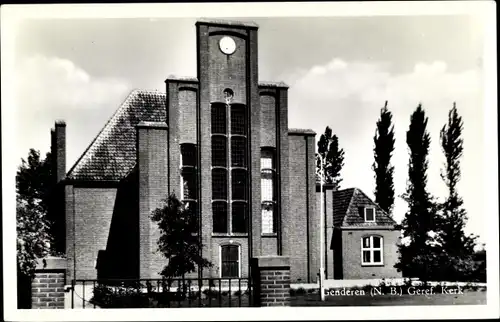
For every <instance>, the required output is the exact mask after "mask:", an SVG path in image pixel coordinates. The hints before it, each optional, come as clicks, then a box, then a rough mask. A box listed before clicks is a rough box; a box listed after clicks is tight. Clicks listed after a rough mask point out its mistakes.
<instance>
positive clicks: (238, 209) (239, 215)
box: [231, 201, 248, 233]
mask: <svg viewBox="0 0 500 322" xmlns="http://www.w3.org/2000/svg"><path fill="white" fill-rule="evenodd" d="M247 217H248V216H247V204H246V202H241V201H236V202H233V204H232V218H231V226H232V227H231V232H233V233H247Z"/></svg>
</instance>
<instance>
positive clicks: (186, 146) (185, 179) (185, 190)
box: [180, 143, 198, 233]
mask: <svg viewBox="0 0 500 322" xmlns="http://www.w3.org/2000/svg"><path fill="white" fill-rule="evenodd" d="M180 149H181V155H180V157H181V168H180V173H181V186H180V197H181V198H182V201H183V203H184V206H185V207H186V209H187V210H188V211H189V212H190V214H191V216H192V217H191V219H193V226H192V229H193V233H196V232H197V231H198V211H197V206H198V205H197V201H198V200H197V199H198V194H197V191H198V189H197V186H196V183H197V177H196V175H197V172H196V165H197V162H196V160H197V151H196V144H192V143H183V144H181V146H180Z"/></svg>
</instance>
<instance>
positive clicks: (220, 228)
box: [212, 201, 227, 233]
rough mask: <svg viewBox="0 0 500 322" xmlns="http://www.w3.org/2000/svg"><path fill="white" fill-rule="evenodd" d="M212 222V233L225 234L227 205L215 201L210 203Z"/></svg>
mask: <svg viewBox="0 0 500 322" xmlns="http://www.w3.org/2000/svg"><path fill="white" fill-rule="evenodd" d="M212 214H213V216H212V221H213V232H214V233H227V203H226V202H223V201H216V202H213V203H212Z"/></svg>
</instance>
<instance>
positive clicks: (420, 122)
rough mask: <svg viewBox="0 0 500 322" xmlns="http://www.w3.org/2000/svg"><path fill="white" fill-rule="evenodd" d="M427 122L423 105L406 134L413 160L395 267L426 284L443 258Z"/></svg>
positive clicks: (404, 196) (414, 116)
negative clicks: (432, 188) (430, 174)
mask: <svg viewBox="0 0 500 322" xmlns="http://www.w3.org/2000/svg"><path fill="white" fill-rule="evenodd" d="M427 121H428V118H427V117H426V116H425V111H424V110H423V108H422V105H421V104H420V105H418V107H417V109H416V110H415V111H414V112H413V114H412V115H411V119H410V128H409V130H408V131H407V132H406V143H407V144H408V148H409V154H410V161H409V165H408V183H407V188H406V192H405V194H404V195H403V198H404V199H405V200H406V202H407V203H408V211H407V213H406V214H405V218H404V219H403V222H402V228H403V240H402V243H401V245H400V246H399V253H400V257H399V262H398V263H397V264H396V267H397V268H398V269H399V270H402V271H403V275H404V276H410V277H419V278H421V279H422V280H424V281H427V280H428V278H430V277H432V274H433V272H435V271H436V270H437V269H439V265H438V261H439V258H441V255H442V254H441V249H440V247H439V246H440V242H439V238H438V236H437V234H436V232H435V230H436V224H437V223H436V205H435V203H434V202H433V200H432V198H431V196H430V194H429V193H428V192H427V167H428V160H427V156H428V154H429V145H430V142H431V139H430V136H429V133H428V132H427V129H426V128H427Z"/></svg>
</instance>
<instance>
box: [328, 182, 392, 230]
mask: <svg viewBox="0 0 500 322" xmlns="http://www.w3.org/2000/svg"><path fill="white" fill-rule="evenodd" d="M332 193H333V225H334V226H336V227H354V226H355V227H374V228H375V227H379V226H394V225H396V222H395V221H394V219H392V218H391V217H390V216H389V215H388V214H387V213H386V212H385V211H384V210H383V209H382V208H380V206H379V205H377V204H376V203H375V202H374V201H373V200H371V199H370V198H369V197H368V196H367V195H366V194H365V193H364V192H363V191H361V190H360V189H358V188H350V189H343V190H337V191H333V192H332ZM365 207H374V208H375V222H374V223H372V222H365V219H364V210H363V209H364V208H365Z"/></svg>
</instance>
